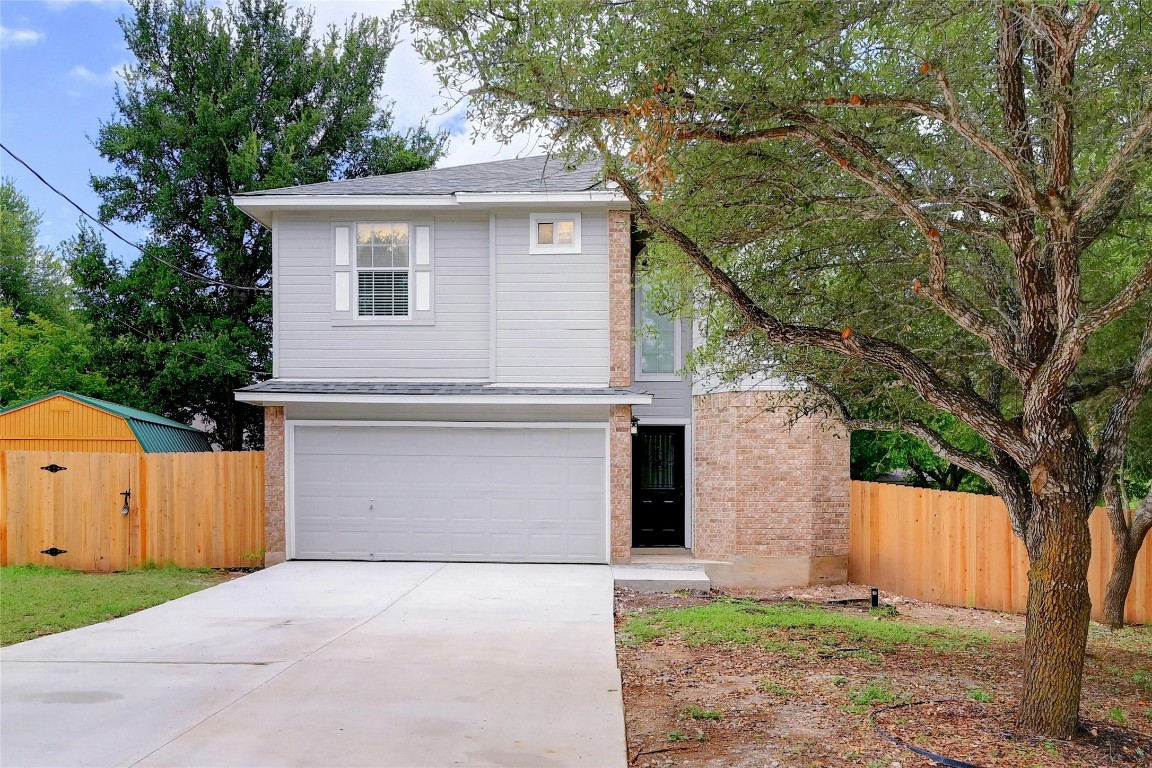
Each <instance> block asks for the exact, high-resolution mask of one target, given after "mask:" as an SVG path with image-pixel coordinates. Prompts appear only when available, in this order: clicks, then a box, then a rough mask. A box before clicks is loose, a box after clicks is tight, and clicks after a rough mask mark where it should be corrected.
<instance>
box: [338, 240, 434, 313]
mask: <svg viewBox="0 0 1152 768" xmlns="http://www.w3.org/2000/svg"><path fill="white" fill-rule="evenodd" d="M333 234H334V237H335V248H334V270H335V271H334V279H333V289H334V292H335V296H334V297H333V309H334V318H335V319H348V320H353V319H359V318H364V319H366V320H371V321H375V322H385V321H397V320H406V321H412V320H425V321H431V319H432V318H431V310H432V245H431V240H432V227H431V226H429V225H424V224H412V223H410V222H406V221H362V222H355V223H349V224H336V225H334V226H333Z"/></svg>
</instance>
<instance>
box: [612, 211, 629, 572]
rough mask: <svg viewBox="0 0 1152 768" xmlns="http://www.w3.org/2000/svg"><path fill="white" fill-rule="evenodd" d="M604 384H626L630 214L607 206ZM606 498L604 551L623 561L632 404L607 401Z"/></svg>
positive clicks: (626, 554) (626, 546) (626, 545)
mask: <svg viewBox="0 0 1152 768" xmlns="http://www.w3.org/2000/svg"><path fill="white" fill-rule="evenodd" d="M608 333H609V337H608V350H609V376H608V383H609V386H613V387H628V386H631V385H632V359H633V357H632V214H631V212H630V211H609V212H608ZM609 430H610V438H609V445H608V448H609V451H610V456H611V462H610V466H611V470H610V473H609V483H610V494H611V498H612V509H611V517H612V525H611V528H612V535H611V541H610V542H609V549H610V556H611V559H612V562H614V563H626V562H628V560H629V558H630V552H631V550H632V406H630V405H614V406H612V412H611V418H610V420H609Z"/></svg>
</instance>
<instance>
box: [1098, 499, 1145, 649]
mask: <svg viewBox="0 0 1152 768" xmlns="http://www.w3.org/2000/svg"><path fill="white" fill-rule="evenodd" d="M1104 500H1105V502H1106V503H1107V505H1108V526H1109V527H1110V528H1111V529H1112V541H1113V543H1114V546H1115V548H1116V562H1115V563H1113V564H1112V575H1111V576H1109V577H1108V588H1107V589H1106V590H1105V592H1104V622H1105V623H1106V624H1108V626H1110V627H1112V628H1113V629H1120V628H1121V627H1123V626H1124V604H1125V603H1126V602H1127V601H1128V592H1129V591H1130V590H1131V589H1132V576H1133V574H1134V573H1135V572H1136V556H1137V555H1138V554H1140V546H1141V544H1143V543H1144V537H1145V536H1146V535H1147V534H1148V529H1149V528H1150V527H1152V489H1149V492H1148V498H1146V499H1144V502H1143V503H1142V504H1141V505H1140V508H1139V509H1138V510H1136V512H1135V513H1134V514H1133V515H1132V520H1131V522H1129V520H1128V498H1127V495H1126V494H1125V493H1124V486H1123V485H1121V483H1120V481H1119V480H1117V481H1116V482H1110V483H1108V484H1107V485H1106V486H1105V488H1104Z"/></svg>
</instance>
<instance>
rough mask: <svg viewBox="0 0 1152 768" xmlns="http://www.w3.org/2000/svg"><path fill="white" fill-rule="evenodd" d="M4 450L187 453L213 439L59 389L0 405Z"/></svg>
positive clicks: (149, 415)
mask: <svg viewBox="0 0 1152 768" xmlns="http://www.w3.org/2000/svg"><path fill="white" fill-rule="evenodd" d="M0 450H13V451H79V452H104V453H187V452H196V451H211V450H212V444H211V443H210V442H209V440H208V435H206V434H205V433H203V432H201V431H200V430H198V429H195V428H193V427H190V426H188V425H187V424H181V423H180V422H178V421H173V420H172V419H166V418H164V417H163V416H157V415H156V414H154V413H148V412H146V411H141V410H137V409H136V408H129V407H127V406H125V405H119V404H117V403H110V402H108V401H106V400H98V399H96V398H94V397H87V396H85V395H77V394H75V393H73V392H63V391H59V390H57V391H55V392H50V393H48V394H46V395H42V396H41V397H37V398H34V399H32V400H28V401H25V402H23V403H17V404H15V405H11V406H8V407H7V408H3V409H0Z"/></svg>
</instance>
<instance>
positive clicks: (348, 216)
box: [235, 157, 849, 584]
mask: <svg viewBox="0 0 1152 768" xmlns="http://www.w3.org/2000/svg"><path fill="white" fill-rule="evenodd" d="M598 174H599V168H598V167H596V166H592V165H586V166H583V167H580V168H576V169H574V170H573V169H568V168H566V167H565V166H564V164H563V162H562V161H560V160H558V159H549V158H545V157H533V158H526V159H522V160H505V161H497V162H490V163H482V164H478V165H470V166H461V167H455V168H444V169H439V170H428V171H416V172H412V173H401V174H394V175H390V176H379V177H372V178H362V179H354V180H348V181H335V182H328V183H322V184H312V185H307V186H298V187H291V188H286V189H273V190H267V191H262V192H255V193H249V194H244V195H239V196H237V197H236V198H235V203H236V205H237V206H239V207H240V208H241V209H242V210H244V211H245V212H247V213H248V214H249V215H251V216H252V217H254V218H255V219H257V220H258V221H260V222H261V223H262V224H264V225H265V226H266V227H268V228H269V229H271V231H272V260H273V276H274V280H273V285H274V301H273V306H274V310H273V328H274V331H273V378H272V379H271V380H269V381H265V382H262V383H260V384H257V385H254V386H251V387H247V388H246V389H243V390H241V391H239V392H238V393H237V398H238V399H240V400H242V401H244V402H248V403H252V404H255V405H259V406H263V407H264V408H265V424H266V426H265V430H266V439H265V446H266V451H267V457H266V462H267V473H266V477H267V481H266V482H267V561H268V562H269V563H275V562H279V561H281V560H284V559H332V560H461V561H498V562H561V563H606V562H613V563H616V562H627V561H628V560H629V559H630V557H631V553H632V552H633V551H634V548H637V547H671V548H682V549H680V550H679V551H680V552H681V553H682V554H688V553H692V554H694V555H695V556H696V557H697V558H701V559H707V560H712V561H719V562H720V563H727V564H729V565H730V567H729V568H728V569H727V571H725V574H726V575H722V574H720V573H719V572H715V573H714V570H713V569H710V570H709V574H710V575H711V576H712V577H713V581H714V582H717V581H719V582H720V583H725V582H727V583H733V584H736V583H748V584H807V583H811V582H819V581H842V580H843V579H844V577H845V575H846V563H847V546H848V541H847V538H848V493H849V483H848V440H847V439H846V437H845V436H843V435H841V434H839V433H837V432H836V431H835V430H834V429H827V428H826V427H827V425H824V424H821V423H819V422H817V421H814V420H808V421H801V422H799V423H798V424H796V425H794V426H792V427H791V428H789V427H788V426H787V424H786V423H785V416H784V415H783V414H777V413H772V412H770V411H769V410H768V409H767V408H766V406H767V405H769V404H770V403H771V400H772V398H773V397H776V396H778V395H777V394H774V393H773V392H772V391H771V387H761V388H755V389H752V390H751V391H722V390H717V389H715V388H709V389H708V390H707V391H704V390H702V389H701V387H700V386H699V385H697V386H696V388H695V391H694V387H693V383H692V382H691V381H690V380H689V379H688V378H687V377H686V376H685V375H684V374H683V372H682V370H681V369H682V367H683V361H684V355H685V354H686V352H687V351H688V350H689V349H690V348H691V345H692V325H691V323H689V322H687V321H685V320H680V319H672V318H665V317H661V316H659V315H657V314H655V313H654V312H652V311H651V310H650V309H649V308H648V306H647V304H646V302H645V300H644V291H643V286H640V288H639V289H637V287H636V286H634V285H633V264H634V259H635V251H636V245H635V240H634V231H633V225H632V218H631V213H630V206H629V203H628V201H627V199H626V198H625V197H624V196H623V195H622V194H620V193H619V192H618V191H616V190H613V189H611V188H609V187H606V186H605V185H604V184H603V183H601V181H600V179H599V175H598ZM636 328H641V329H646V331H647V332H646V333H641V334H637V333H635V332H634V329H636ZM673 551H676V550H673ZM721 570H723V569H721ZM718 577H719V578H718Z"/></svg>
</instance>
